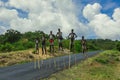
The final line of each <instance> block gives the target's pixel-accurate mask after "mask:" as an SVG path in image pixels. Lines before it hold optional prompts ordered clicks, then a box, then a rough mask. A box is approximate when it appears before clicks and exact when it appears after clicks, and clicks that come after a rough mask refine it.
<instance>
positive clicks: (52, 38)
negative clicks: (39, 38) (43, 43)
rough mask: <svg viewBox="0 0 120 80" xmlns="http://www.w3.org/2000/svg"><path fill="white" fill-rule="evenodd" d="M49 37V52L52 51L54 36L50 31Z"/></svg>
mask: <svg viewBox="0 0 120 80" xmlns="http://www.w3.org/2000/svg"><path fill="white" fill-rule="evenodd" d="M49 38H50V40H49V42H50V52H51V53H52V52H53V53H54V38H55V36H54V34H53V33H52V31H50V34H49Z"/></svg>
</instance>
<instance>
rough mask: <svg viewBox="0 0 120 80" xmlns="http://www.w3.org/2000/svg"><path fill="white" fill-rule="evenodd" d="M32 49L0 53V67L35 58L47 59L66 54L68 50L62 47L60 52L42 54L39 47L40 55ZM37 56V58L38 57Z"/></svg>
mask: <svg viewBox="0 0 120 80" xmlns="http://www.w3.org/2000/svg"><path fill="white" fill-rule="evenodd" d="M33 51H34V49H29V50H22V51H13V52H8V53H0V67H5V66H11V65H15V64H23V63H27V62H31V61H34V60H35V59H40V60H43V59H48V58H52V57H57V56H63V55H68V54H69V50H67V49H64V51H62V52H58V51H57V50H56V51H57V52H55V53H54V55H53V54H52V53H49V52H47V54H46V55H42V54H41V53H42V52H41V51H42V50H41V48H40V55H36V54H33V53H32V52H33ZM38 57H39V58H38Z"/></svg>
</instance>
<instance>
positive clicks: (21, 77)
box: [0, 51, 101, 80]
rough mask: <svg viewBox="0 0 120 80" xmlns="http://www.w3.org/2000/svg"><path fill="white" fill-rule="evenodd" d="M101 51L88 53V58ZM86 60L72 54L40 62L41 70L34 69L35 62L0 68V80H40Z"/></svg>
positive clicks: (80, 55)
mask: <svg viewBox="0 0 120 80" xmlns="http://www.w3.org/2000/svg"><path fill="white" fill-rule="evenodd" d="M100 52H101V51H94V52H88V53H87V55H88V57H91V56H94V55H96V54H98V53H100ZM84 59H86V57H84V56H83V54H81V53H80V54H72V55H70V56H69V55H67V56H62V57H56V58H51V59H47V60H43V61H40V62H39V63H40V69H39V68H36V69H35V68H34V62H30V63H26V64H18V65H13V66H9V67H4V68H0V80H39V79H42V78H46V77H48V76H50V75H51V74H53V73H55V72H57V71H60V70H62V69H65V68H68V67H69V66H72V65H75V64H76V63H78V62H80V61H81V60H84Z"/></svg>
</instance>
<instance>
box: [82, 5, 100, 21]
mask: <svg viewBox="0 0 120 80" xmlns="http://www.w3.org/2000/svg"><path fill="white" fill-rule="evenodd" d="M101 8H102V7H101V5H100V4H99V3H95V4H93V5H91V4H88V5H87V6H85V8H84V9H83V16H84V17H85V18H86V19H88V20H89V21H90V20H92V19H93V18H94V16H95V15H97V14H99V13H100V10H101Z"/></svg>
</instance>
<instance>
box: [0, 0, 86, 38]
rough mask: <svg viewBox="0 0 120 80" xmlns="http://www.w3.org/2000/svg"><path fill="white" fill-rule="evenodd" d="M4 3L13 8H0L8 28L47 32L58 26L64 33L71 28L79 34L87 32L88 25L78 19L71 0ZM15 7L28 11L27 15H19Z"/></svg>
mask: <svg viewBox="0 0 120 80" xmlns="http://www.w3.org/2000/svg"><path fill="white" fill-rule="evenodd" d="M66 3H67V6H66ZM5 5H6V6H7V7H11V8H13V9H7V8H5V9H3V10H2V9H1V10H2V13H1V14H0V18H1V21H4V22H5V21H7V24H8V25H9V26H10V28H12V29H16V30H19V31H21V32H26V31H35V30H42V31H44V32H46V33H49V31H50V30H53V31H54V33H56V31H57V29H58V28H61V30H62V31H63V33H64V35H68V33H69V32H70V31H71V29H72V28H73V29H75V32H76V33H77V34H78V35H79V36H80V35H86V34H87V33H85V32H88V31H87V30H88V27H86V26H85V25H84V24H83V23H81V22H80V21H79V20H78V17H77V8H76V6H75V4H74V3H73V2H72V0H64V1H61V0H29V1H28V0H9V1H8V2H7V3H5ZM14 8H15V9H14ZM16 9H20V10H22V11H25V12H28V17H26V18H21V17H19V16H18V13H19V12H18V11H16ZM6 15H7V16H6Z"/></svg>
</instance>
